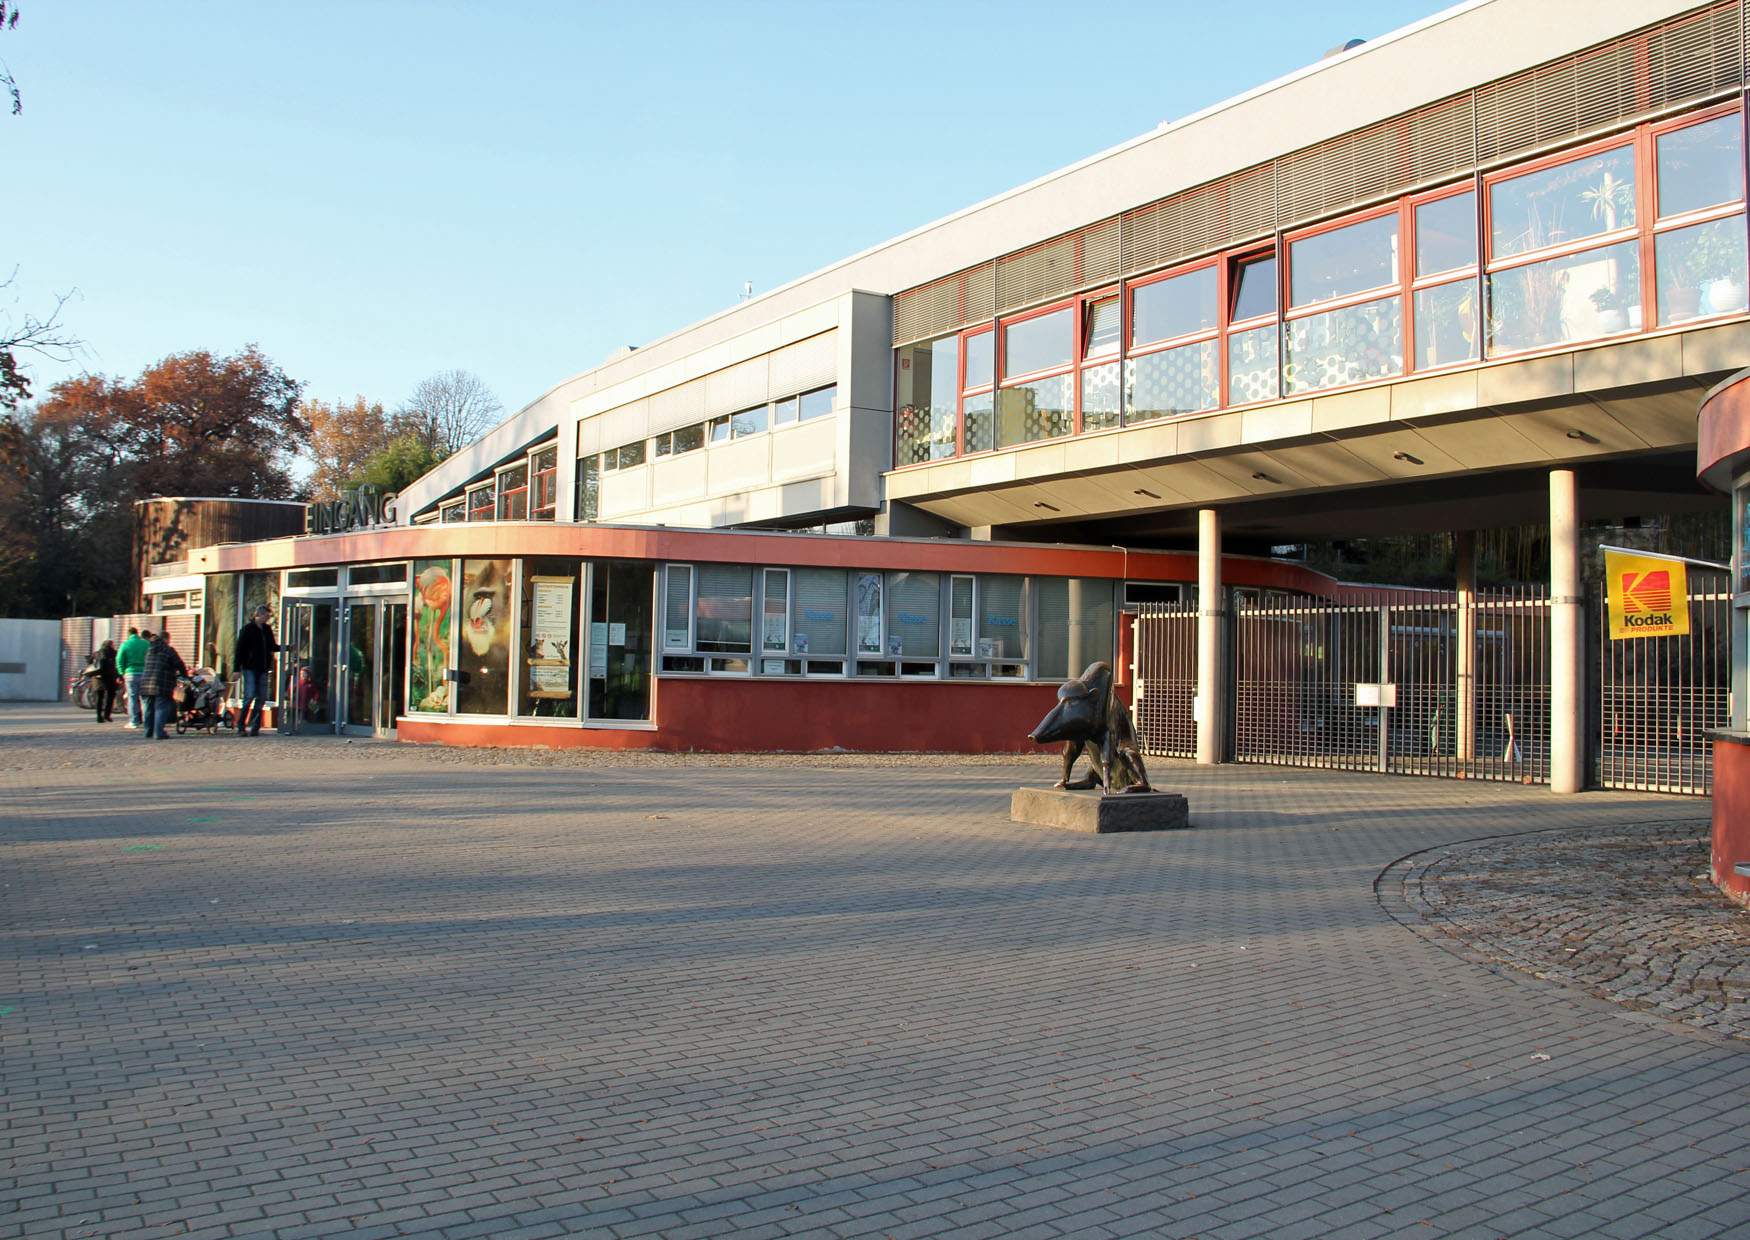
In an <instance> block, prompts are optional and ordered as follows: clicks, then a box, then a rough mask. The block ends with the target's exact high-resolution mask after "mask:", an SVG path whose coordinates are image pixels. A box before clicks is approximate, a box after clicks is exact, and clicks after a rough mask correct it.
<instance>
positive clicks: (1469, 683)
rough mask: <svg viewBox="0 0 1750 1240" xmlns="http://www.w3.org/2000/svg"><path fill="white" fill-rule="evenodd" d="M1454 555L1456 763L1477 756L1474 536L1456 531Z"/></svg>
mask: <svg viewBox="0 0 1750 1240" xmlns="http://www.w3.org/2000/svg"><path fill="white" fill-rule="evenodd" d="M1453 548H1454V550H1455V551H1456V552H1457V553H1458V554H1457V559H1458V566H1457V568H1458V571H1457V573H1456V576H1457V577H1458V645H1457V649H1456V650H1455V651H1454V659H1453V662H1454V664H1455V666H1454V669H1453V670H1454V681H1455V684H1454V686H1453V688H1454V690H1455V692H1456V694H1457V699H1458V700H1457V702H1456V703H1455V707H1454V711H1453V716H1454V717H1453V721H1452V736H1453V749H1452V756H1453V757H1455V758H1457V759H1458V760H1459V761H1460V762H1472V761H1475V759H1476V756H1477V749H1476V743H1477V678H1476V657H1477V614H1476V601H1477V534H1476V531H1475V530H1459V531H1458V533H1456V534H1455V535H1453Z"/></svg>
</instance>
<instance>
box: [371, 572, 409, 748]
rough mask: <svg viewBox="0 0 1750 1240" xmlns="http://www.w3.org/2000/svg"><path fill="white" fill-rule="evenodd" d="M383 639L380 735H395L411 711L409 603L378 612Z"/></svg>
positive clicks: (379, 646) (386, 605)
mask: <svg viewBox="0 0 1750 1240" xmlns="http://www.w3.org/2000/svg"><path fill="white" fill-rule="evenodd" d="M378 610H379V611H381V612H382V615H381V616H380V617H379V623H380V625H381V632H382V639H381V641H379V642H378V644H377V649H378V650H379V651H380V652H382V653H381V657H380V658H379V659H378V660H377V666H378V668H379V669H380V670H381V673H382V674H381V675H380V676H379V677H378V684H379V686H380V687H379V688H378V690H377V735H378V736H393V735H395V720H397V719H399V718H400V717H401V713H402V712H403V711H405V710H406V709H407V688H406V686H407V604H406V603H384V604H383V605H382V607H380V608H379V609H378Z"/></svg>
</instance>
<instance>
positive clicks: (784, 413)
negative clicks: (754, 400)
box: [772, 396, 797, 426]
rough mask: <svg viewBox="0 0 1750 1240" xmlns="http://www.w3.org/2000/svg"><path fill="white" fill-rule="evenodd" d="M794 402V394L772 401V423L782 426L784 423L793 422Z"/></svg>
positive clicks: (795, 399)
mask: <svg viewBox="0 0 1750 1240" xmlns="http://www.w3.org/2000/svg"><path fill="white" fill-rule="evenodd" d="M796 403H797V398H796V397H794V396H786V397H784V398H783V399H782V400H779V401H774V402H773V403H772V425H773V426H783V425H785V424H786V423H789V422H794V421H795V420H796Z"/></svg>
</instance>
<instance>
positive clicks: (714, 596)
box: [693, 564, 753, 654]
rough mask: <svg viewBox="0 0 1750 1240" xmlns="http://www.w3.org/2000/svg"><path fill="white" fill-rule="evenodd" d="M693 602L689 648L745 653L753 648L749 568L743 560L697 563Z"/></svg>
mask: <svg viewBox="0 0 1750 1240" xmlns="http://www.w3.org/2000/svg"><path fill="white" fill-rule="evenodd" d="M694 571H695V572H696V573H697V574H698V586H697V590H696V593H695V601H694V605H693V648H694V649H695V650H699V651H701V652H710V653H718V654H747V653H748V652H749V651H750V650H751V649H752V648H753V569H751V568H749V567H748V566H747V565H745V564H700V565H698V566H696V568H695V570H694Z"/></svg>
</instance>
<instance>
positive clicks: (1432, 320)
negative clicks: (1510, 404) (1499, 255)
mask: <svg viewBox="0 0 1750 1240" xmlns="http://www.w3.org/2000/svg"><path fill="white" fill-rule="evenodd" d="M1411 218H1412V227H1413V228H1414V229H1415V235H1416V256H1415V264H1414V266H1415V291H1414V293H1413V294H1412V297H1411V310H1412V312H1413V314H1412V317H1413V319H1414V322H1415V325H1416V339H1415V346H1414V354H1413V361H1412V364H1413V365H1414V366H1415V368H1416V369H1418V370H1432V369H1436V368H1438V367H1441V366H1453V365H1457V364H1458V363H1460V362H1474V361H1476V360H1477V357H1478V356H1479V353H1478V345H1479V343H1480V340H1481V333H1480V332H1479V331H1478V330H1477V326H1478V317H1477V306H1478V297H1477V274H1476V272H1477V196H1476V192H1475V191H1474V190H1469V189H1466V190H1463V191H1461V192H1459V193H1456V194H1453V193H1447V192H1445V191H1442V194H1441V196H1440V197H1435V198H1429V199H1425V200H1422V201H1419V202H1417V203H1416V204H1415V207H1414V209H1413V214H1412V217H1411Z"/></svg>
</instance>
